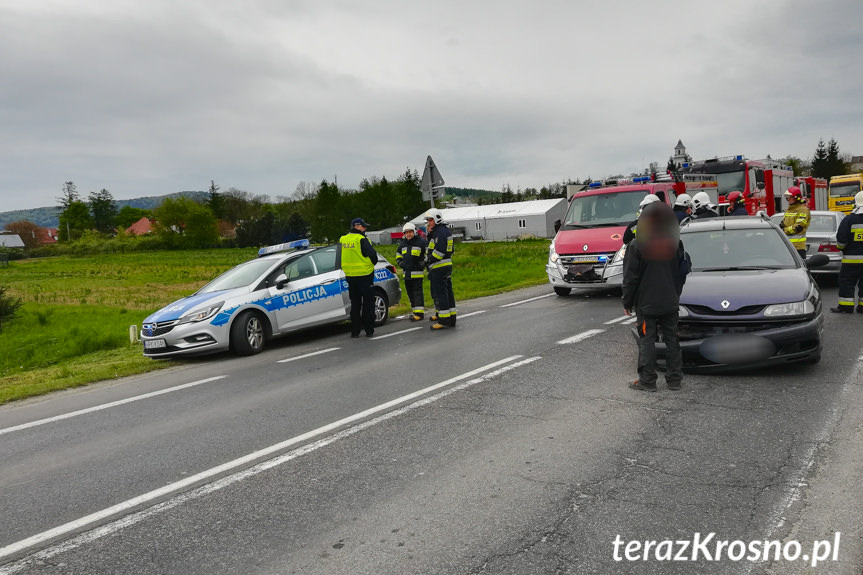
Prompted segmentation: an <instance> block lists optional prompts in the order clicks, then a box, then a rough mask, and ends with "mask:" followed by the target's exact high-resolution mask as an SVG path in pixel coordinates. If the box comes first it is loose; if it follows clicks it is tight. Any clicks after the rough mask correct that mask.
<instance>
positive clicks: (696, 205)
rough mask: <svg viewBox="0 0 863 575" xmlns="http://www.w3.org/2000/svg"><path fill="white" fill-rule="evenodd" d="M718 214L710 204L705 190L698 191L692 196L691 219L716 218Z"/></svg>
mask: <svg viewBox="0 0 863 575" xmlns="http://www.w3.org/2000/svg"><path fill="white" fill-rule="evenodd" d="M716 217H719V214H717V213H716V211H715V210H714V209H713V207H712V206H711V205H710V196H708V195H707V192H698V193H697V194H695V195H694V196H692V219H693V220H698V219H701V218H716Z"/></svg>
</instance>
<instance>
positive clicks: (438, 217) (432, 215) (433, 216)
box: [425, 208, 443, 225]
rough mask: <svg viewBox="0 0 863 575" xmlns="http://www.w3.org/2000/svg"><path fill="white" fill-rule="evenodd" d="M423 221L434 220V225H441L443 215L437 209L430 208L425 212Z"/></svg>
mask: <svg viewBox="0 0 863 575" xmlns="http://www.w3.org/2000/svg"><path fill="white" fill-rule="evenodd" d="M425 219H427V220H434V223H435V225H437V224H442V223H443V214H442V213H441V211H440V210H439V209H437V208H432V209H430V210H429V211H427V212H426V215H425Z"/></svg>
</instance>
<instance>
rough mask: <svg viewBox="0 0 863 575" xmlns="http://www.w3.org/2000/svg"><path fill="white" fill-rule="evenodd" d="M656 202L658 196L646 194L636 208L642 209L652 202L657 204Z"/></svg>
mask: <svg viewBox="0 0 863 575" xmlns="http://www.w3.org/2000/svg"><path fill="white" fill-rule="evenodd" d="M658 201H659V196H657V195H656V194H647V195H646V196H644V199H643V200H641V203H640V204H638V207H639V208H643V207H644V206H646V205H647V204H652V203H653V202H658ZM630 205H631V204H630Z"/></svg>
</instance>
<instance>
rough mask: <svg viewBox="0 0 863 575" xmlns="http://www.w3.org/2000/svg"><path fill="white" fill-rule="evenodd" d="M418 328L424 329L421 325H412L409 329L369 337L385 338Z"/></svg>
mask: <svg viewBox="0 0 863 575" xmlns="http://www.w3.org/2000/svg"><path fill="white" fill-rule="evenodd" d="M418 329H422V328H421V327H411V328H408V329H403V330H401V331H395V332H393V333H388V334H386V335H376V336H375V337H372V338H369V339H384V338H387V337H393V336H394V335H401V334H403V333H407V332H409V331H416V330H418Z"/></svg>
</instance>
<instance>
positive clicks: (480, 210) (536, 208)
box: [411, 198, 566, 224]
mask: <svg viewBox="0 0 863 575" xmlns="http://www.w3.org/2000/svg"><path fill="white" fill-rule="evenodd" d="M561 204H566V199H564V198H557V199H553V200H531V201H528V202H510V203H507V204H491V205H488V206H465V207H461V208H443V209H441V214H442V215H443V220H444V221H445V222H447V223H450V222H460V221H473V220H491V219H497V218H511V217H515V216H539V215H544V214H547V213H548V212H549V211H551V210H553V209H554V208H556V207H558V206H560V205H561ZM425 214H426V212H423V213H422V214H420V215H418V216H417V217H415V218H414V219H412V220H411V221H412V222H413V223H415V224H422V223H425Z"/></svg>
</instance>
